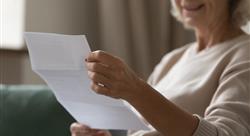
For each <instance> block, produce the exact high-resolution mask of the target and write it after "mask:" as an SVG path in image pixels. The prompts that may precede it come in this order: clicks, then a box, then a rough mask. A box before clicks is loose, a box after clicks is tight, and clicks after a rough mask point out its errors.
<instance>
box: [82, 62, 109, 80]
mask: <svg viewBox="0 0 250 136" xmlns="http://www.w3.org/2000/svg"><path fill="white" fill-rule="evenodd" d="M86 67H87V69H88V71H92V72H97V73H100V74H102V75H104V76H106V77H107V78H110V79H112V78H113V77H114V76H113V75H112V72H111V71H112V69H111V68H110V67H108V66H106V65H104V64H102V63H99V62H86Z"/></svg>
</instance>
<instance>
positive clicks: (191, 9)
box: [182, 4, 204, 16]
mask: <svg viewBox="0 0 250 136" xmlns="http://www.w3.org/2000/svg"><path fill="white" fill-rule="evenodd" d="M203 7H204V4H192V5H184V6H182V8H183V15H184V16H193V15H195V14H196V13H198V11H200V10H201V9H202V8H203Z"/></svg>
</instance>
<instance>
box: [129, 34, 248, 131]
mask: <svg viewBox="0 0 250 136" xmlns="http://www.w3.org/2000/svg"><path fill="white" fill-rule="evenodd" d="M196 48H197V45H196V43H192V44H189V45H187V46H184V47H182V48H180V49H177V50H174V51H173V52H171V53H169V54H167V55H166V56H165V57H163V59H162V60H161V62H160V63H159V64H158V65H157V66H156V68H155V69H154V71H153V73H152V75H151V76H150V78H149V83H150V84H151V85H152V86H153V87H154V88H155V89H156V90H157V91H159V92H161V93H162V94H163V95H164V96H165V97H166V98H167V99H169V100H171V101H172V102H174V103H175V104H176V105H178V106H179V107H181V108H183V109H185V110H186V111H188V112H189V113H191V114H194V115H196V116H198V117H199V119H200V122H199V125H198V128H197V129H196V131H195V133H194V136H250V36H249V35H241V36H239V37H237V38H235V39H232V40H230V41H226V42H223V43H220V44H218V45H215V46H213V47H211V48H208V49H204V50H202V51H201V52H197V50H196ZM159 107H160V106H159ZM166 116H167V115H166ZM131 135H133V136H142V135H144V136H157V135H159V133H157V132H154V131H153V130H152V131H151V132H145V131H138V132H136V133H133V134H131Z"/></svg>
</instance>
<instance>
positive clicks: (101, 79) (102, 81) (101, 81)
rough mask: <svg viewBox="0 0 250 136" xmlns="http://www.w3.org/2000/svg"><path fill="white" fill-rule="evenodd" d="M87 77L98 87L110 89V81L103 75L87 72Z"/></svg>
mask: <svg viewBox="0 0 250 136" xmlns="http://www.w3.org/2000/svg"><path fill="white" fill-rule="evenodd" d="M88 76H89V78H90V79H91V80H92V81H93V82H94V83H97V84H98V85H99V86H102V87H106V88H111V85H110V79H108V78H107V77H105V76H104V75H102V74H100V73H97V72H92V71H88Z"/></svg>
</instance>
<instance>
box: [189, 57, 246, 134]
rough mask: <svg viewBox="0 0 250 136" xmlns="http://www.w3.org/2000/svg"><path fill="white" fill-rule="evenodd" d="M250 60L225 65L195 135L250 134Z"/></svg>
mask: <svg viewBox="0 0 250 136" xmlns="http://www.w3.org/2000/svg"><path fill="white" fill-rule="evenodd" d="M249 82H250V61H245V62H241V63H237V64H235V65H232V66H230V67H229V68H226V70H225V72H224V73H223V74H222V76H221V79H220V81H219V86H218V89H217V90H216V92H215V94H214V96H213V98H212V101H211V103H210V105H209V106H208V107H207V109H206V112H205V115H204V118H201V117H199V119H200V122H199V125H198V128H197V129H196V131H195V133H194V135H193V136H250V83H249Z"/></svg>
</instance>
